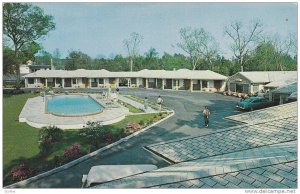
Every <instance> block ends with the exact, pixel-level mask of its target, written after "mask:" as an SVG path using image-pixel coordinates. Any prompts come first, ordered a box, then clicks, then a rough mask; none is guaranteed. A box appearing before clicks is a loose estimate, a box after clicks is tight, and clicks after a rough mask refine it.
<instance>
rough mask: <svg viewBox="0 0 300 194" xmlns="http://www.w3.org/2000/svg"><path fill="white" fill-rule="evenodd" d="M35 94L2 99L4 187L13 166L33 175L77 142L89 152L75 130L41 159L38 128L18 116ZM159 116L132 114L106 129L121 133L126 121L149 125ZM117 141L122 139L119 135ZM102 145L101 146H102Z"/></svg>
mask: <svg viewBox="0 0 300 194" xmlns="http://www.w3.org/2000/svg"><path fill="white" fill-rule="evenodd" d="M35 96H36V95H34V94H28V93H27V94H20V95H12V96H4V98H3V165H4V168H3V170H4V172H3V173H4V185H7V184H11V183H12V182H11V181H10V180H9V175H10V171H11V169H12V168H13V167H15V166H18V165H20V164H21V163H23V162H24V163H25V164H28V165H30V166H32V167H34V168H35V169H36V173H41V172H42V171H45V170H48V169H49V168H51V167H49V165H48V166H47V162H48V161H50V160H52V159H53V158H54V156H55V155H63V153H64V150H65V149H66V148H67V147H69V146H71V145H72V144H74V143H79V144H80V145H81V148H82V150H83V151H84V152H85V153H87V152H88V151H90V150H89V149H90V146H89V145H88V142H84V140H83V139H82V137H80V136H79V133H78V130H65V131H64V134H63V139H62V140H61V141H60V142H58V143H56V144H55V146H54V149H53V152H52V153H51V154H50V155H49V156H48V157H45V158H44V159H41V158H39V157H38V153H39V149H38V133H39V129H36V128H33V127H31V126H29V125H27V124H26V123H20V122H19V121H18V116H19V114H20V112H21V110H22V108H23V106H24V104H25V103H26V100H27V99H28V98H31V97H35ZM158 115H159V114H146V115H132V116H127V117H126V118H125V119H124V120H122V121H120V122H118V123H115V124H113V125H109V126H104V127H109V128H110V130H111V131H112V132H113V133H114V134H120V132H121V131H123V130H124V129H125V128H126V125H127V124H128V123H129V122H134V123H139V122H140V121H141V120H143V121H144V123H148V124H149V123H150V122H153V121H155V120H157V119H158V118H159V116H158ZM119 138H122V137H121V136H120V137H119ZM104 145H105V144H102V145H101V146H104Z"/></svg>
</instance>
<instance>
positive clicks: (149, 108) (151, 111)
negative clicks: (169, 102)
mask: <svg viewBox="0 0 300 194" xmlns="http://www.w3.org/2000/svg"><path fill="white" fill-rule="evenodd" d="M118 99H119V100H121V101H123V102H125V103H127V104H130V105H131V106H133V107H135V108H137V109H140V110H143V111H145V113H157V112H159V111H157V110H154V109H153V108H151V107H150V106H149V105H148V107H147V109H146V110H145V106H144V104H141V103H139V102H137V101H135V100H132V99H130V98H127V97H126V96H123V95H119V96H118Z"/></svg>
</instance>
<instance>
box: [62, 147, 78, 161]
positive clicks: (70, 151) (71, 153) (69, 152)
mask: <svg viewBox="0 0 300 194" xmlns="http://www.w3.org/2000/svg"><path fill="white" fill-rule="evenodd" d="M79 155H80V144H73V145H71V146H70V147H69V148H67V149H65V152H64V157H66V158H68V159H70V158H75V157H77V156H79Z"/></svg>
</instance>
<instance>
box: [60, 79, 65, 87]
mask: <svg viewBox="0 0 300 194" xmlns="http://www.w3.org/2000/svg"><path fill="white" fill-rule="evenodd" d="M61 85H62V86H61V87H62V88H64V87H65V78H62V79H61Z"/></svg>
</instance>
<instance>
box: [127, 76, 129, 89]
mask: <svg viewBox="0 0 300 194" xmlns="http://www.w3.org/2000/svg"><path fill="white" fill-rule="evenodd" d="M129 80H130V78H128V79H127V85H128V88H130V81H129Z"/></svg>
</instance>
